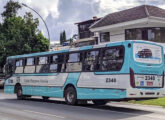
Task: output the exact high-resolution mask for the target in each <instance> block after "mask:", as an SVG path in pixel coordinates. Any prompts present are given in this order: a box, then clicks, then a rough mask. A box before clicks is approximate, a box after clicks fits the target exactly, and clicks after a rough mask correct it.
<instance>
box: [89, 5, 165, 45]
mask: <svg viewBox="0 0 165 120" xmlns="http://www.w3.org/2000/svg"><path fill="white" fill-rule="evenodd" d="M90 30H91V32H94V33H95V34H96V35H98V36H96V37H98V44H100V43H104V42H116V41H125V40H147V41H153V42H159V43H165V10H164V9H161V8H158V7H155V6H150V5H142V6H138V7H134V8H130V9H127V10H123V11H119V12H115V13H111V14H108V15H106V16H105V17H103V18H102V19H100V20H99V21H98V22H96V23H94V24H93V25H91V26H90Z"/></svg>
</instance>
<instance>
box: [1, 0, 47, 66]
mask: <svg viewBox="0 0 165 120" xmlns="http://www.w3.org/2000/svg"><path fill="white" fill-rule="evenodd" d="M4 8H5V11H4V12H3V13H2V17H3V18H4V19H3V22H2V23H1V24H0V67H3V66H4V64H5V61H6V58H7V57H8V56H12V55H20V54H26V53H34V52H42V51H47V50H48V49H49V41H48V39H47V38H45V37H44V35H43V34H42V33H41V31H39V30H38V26H39V20H38V19H34V18H33V15H32V14H31V13H29V12H28V13H26V14H25V15H24V17H21V16H17V11H18V10H19V9H20V8H21V5H20V4H19V3H18V2H13V1H12V0H10V1H9V2H8V3H7V4H6V6H5V7H4Z"/></svg>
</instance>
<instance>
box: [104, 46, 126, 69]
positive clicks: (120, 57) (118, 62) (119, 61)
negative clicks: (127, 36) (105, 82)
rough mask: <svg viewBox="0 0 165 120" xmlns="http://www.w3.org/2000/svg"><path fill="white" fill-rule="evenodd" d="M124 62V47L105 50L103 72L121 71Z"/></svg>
mask: <svg viewBox="0 0 165 120" xmlns="http://www.w3.org/2000/svg"><path fill="white" fill-rule="evenodd" d="M123 61H124V47H121V46H117V47H111V48H108V49H104V50H103V58H102V70H105V71H119V70H120V69H121V68H122V65H123Z"/></svg>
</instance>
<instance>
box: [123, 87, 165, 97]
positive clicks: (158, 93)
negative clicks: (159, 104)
mask: <svg viewBox="0 0 165 120" xmlns="http://www.w3.org/2000/svg"><path fill="white" fill-rule="evenodd" d="M126 91H127V92H126V96H127V98H151V97H152V98H158V97H165V89H163V88H128V89H127V90H126Z"/></svg>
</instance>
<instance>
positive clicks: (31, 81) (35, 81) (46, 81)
mask: <svg viewBox="0 0 165 120" xmlns="http://www.w3.org/2000/svg"><path fill="white" fill-rule="evenodd" d="M24 82H25V83H48V80H33V79H30V80H29V79H24Z"/></svg>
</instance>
